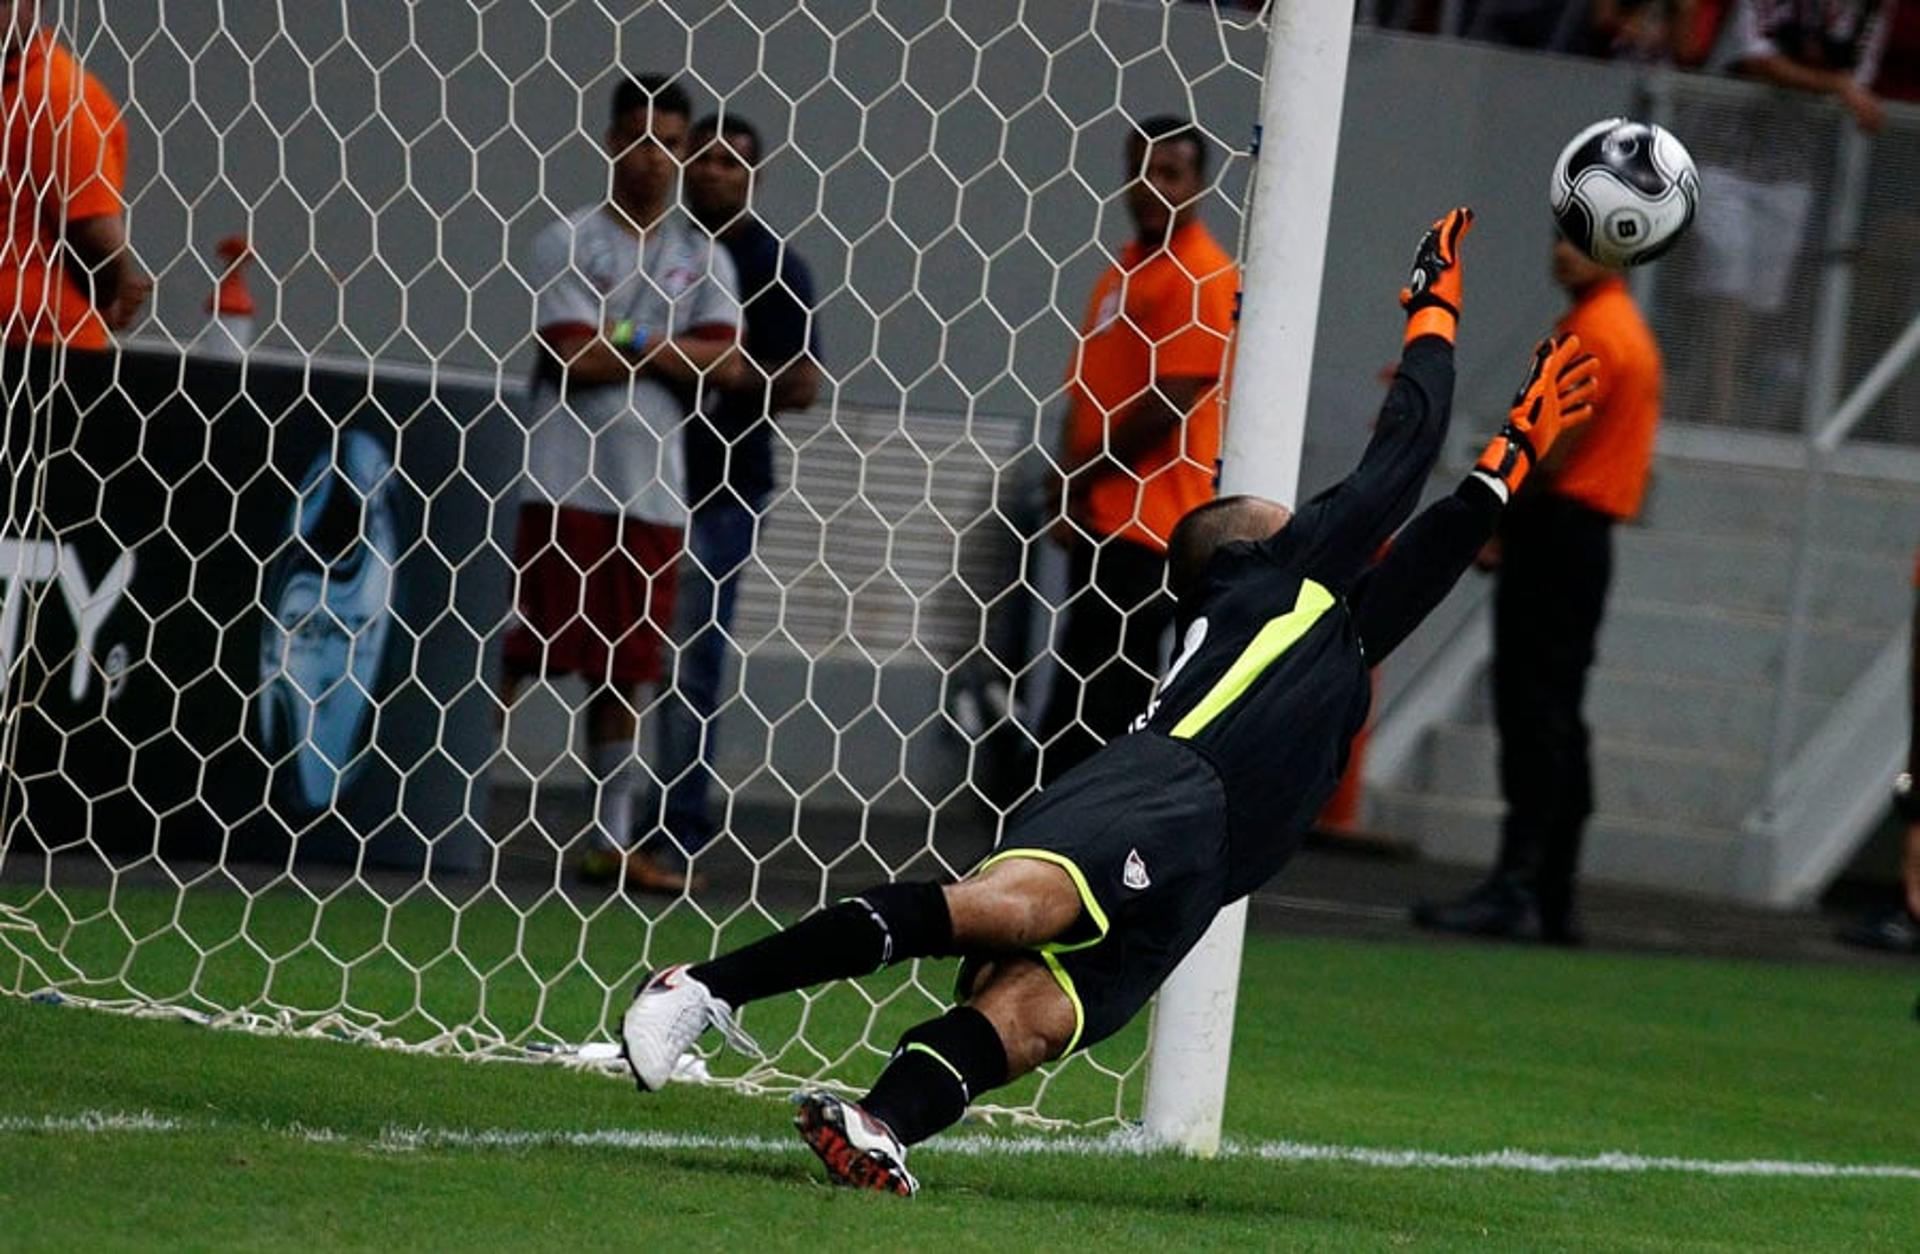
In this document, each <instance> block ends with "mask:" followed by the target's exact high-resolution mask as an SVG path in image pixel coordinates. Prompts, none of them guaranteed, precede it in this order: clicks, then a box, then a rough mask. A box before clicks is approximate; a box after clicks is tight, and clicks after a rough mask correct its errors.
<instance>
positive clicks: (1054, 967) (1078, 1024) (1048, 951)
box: [1040, 945, 1087, 1058]
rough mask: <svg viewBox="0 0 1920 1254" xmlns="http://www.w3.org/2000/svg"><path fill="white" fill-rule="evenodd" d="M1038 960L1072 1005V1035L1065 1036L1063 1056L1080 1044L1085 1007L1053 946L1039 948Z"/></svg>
mask: <svg viewBox="0 0 1920 1254" xmlns="http://www.w3.org/2000/svg"><path fill="white" fill-rule="evenodd" d="M1040 960H1041V961H1042V962H1044V963H1046V964H1047V970H1048V971H1050V972H1052V973H1053V980H1054V983H1056V984H1058V985H1059V986H1060V991H1061V992H1063V993H1065V994H1066V995H1067V1001H1068V1002H1069V1003H1071V1004H1072V1006H1073V1035H1072V1036H1070V1037H1068V1038H1067V1047H1066V1048H1065V1049H1063V1050H1061V1051H1060V1056H1061V1057H1062V1058H1065V1057H1066V1056H1067V1055H1068V1054H1071V1053H1072V1052H1073V1051H1074V1049H1075V1048H1076V1047H1077V1046H1078V1045H1079V1044H1080V1036H1081V1034H1082V1033H1083V1032H1085V1031H1086V1030H1087V1008H1086V1007H1085V1006H1083V1005H1081V1004H1080V991H1079V990H1078V989H1076V988H1074V986H1073V977H1072V976H1070V975H1068V974H1067V969H1066V968H1065V967H1063V966H1061V965H1060V959H1059V957H1058V955H1057V953H1056V951H1055V950H1054V948H1053V946H1051V945H1049V946H1046V947H1045V948H1043V949H1041V950H1040Z"/></svg>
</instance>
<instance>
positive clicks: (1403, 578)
mask: <svg viewBox="0 0 1920 1254" xmlns="http://www.w3.org/2000/svg"><path fill="white" fill-rule="evenodd" d="M1472 220H1473V219H1472V214H1471V212H1470V211H1469V210H1466V209H1456V210H1454V211H1453V212H1451V213H1449V214H1447V215H1446V216H1445V217H1444V218H1442V219H1441V220H1440V221H1439V222H1436V223H1435V224H1434V225H1433V227H1432V229H1430V230H1429V231H1428V232H1427V234H1426V236H1425V237H1424V238H1423V239H1422V240H1421V243H1420V248H1419V252H1418V254H1417V256H1416V258H1415V261H1414V266H1413V272H1412V275H1411V277H1410V279H1409V281H1408V285H1407V287H1406V289H1405V290H1403V291H1402V292H1401V295H1400V302H1401V304H1402V305H1403V306H1405V308H1406V311H1407V327H1406V340H1405V348H1404V350H1403V352H1402V355H1401V359H1400V369H1399V373H1398V375H1397V376H1396V378H1395V379H1394V382H1393V386H1392V389H1391V391H1390V392H1389V394H1388V396H1387V399H1386V402H1385V404H1384V405H1383V407H1382V409H1381V412H1380V419H1379V423H1378V426H1377V427H1376V428H1375V431H1374V434H1373V437H1372V440H1371V442H1370V443H1369V444H1368V446H1367V450H1366V454H1365V455H1364V456H1363V457H1362V459H1361V461H1360V465H1359V467H1358V468H1357V469H1356V470H1354V472H1353V473H1352V474H1351V475H1349V476H1348V477H1347V478H1346V479H1345V480H1344V481H1343V482H1341V483H1340V484H1338V485H1336V486H1335V487H1333V488H1332V489H1330V490H1329V491H1327V492H1325V493H1322V494H1321V495H1320V496H1318V497H1316V498H1314V500H1312V501H1310V502H1309V503H1308V504H1307V505H1306V506H1305V507H1303V508H1302V509H1301V510H1300V512H1299V513H1298V514H1290V513H1289V511H1288V510H1287V508H1286V507H1285V506H1282V505H1278V504H1276V503H1274V502H1272V501H1266V500H1261V499H1258V498H1256V497H1246V496H1237V497H1228V498H1224V499H1221V500H1217V501H1213V502H1211V503H1209V504H1207V505H1204V506H1202V507H1200V508H1199V509H1196V510H1193V511H1192V512H1190V513H1189V514H1187V515H1186V517H1185V518H1183V519H1182V520H1181V521H1180V523H1179V525H1178V526H1177V527H1176V528H1175V530H1174V533H1173V536H1172V540H1171V544H1170V546H1169V556H1168V579H1169V583H1170V585H1171V591H1172V592H1173V594H1174V596H1175V597H1176V598H1177V600H1178V606H1179V608H1178V614H1177V617H1176V620H1175V626H1176V632H1177V633H1178V634H1177V640H1178V653H1177V656H1176V657H1175V659H1174V661H1173V663H1172V664H1171V665H1170V666H1169V668H1168V670H1167V673H1166V675H1165V676H1164V677H1163V678H1162V679H1161V680H1160V682H1159V685H1158V687H1157V689H1156V690H1155V694H1154V696H1153V699H1152V702H1151V703H1150V704H1149V705H1148V707H1147V709H1146V710H1145V711H1144V712H1143V713H1142V714H1141V715H1140V717H1139V718H1138V719H1136V720H1135V722H1134V725H1133V727H1132V729H1131V730H1130V731H1129V732H1128V734H1126V735H1123V736H1121V737H1119V738H1118V739H1116V740H1114V741H1112V742H1110V743H1109V744H1107V745H1106V746H1105V747H1104V748H1103V749H1101V750H1100V751H1099V752H1098V753H1096V754H1095V755H1094V756H1093V757H1091V758H1089V759H1088V760H1087V761H1085V762H1083V763H1082V764H1081V765H1079V766H1077V767H1075V768H1074V769H1072V770H1071V771H1069V772H1068V773H1067V774H1065V775H1064V776H1062V777H1061V778H1060V779H1059V780H1057V781H1056V782H1055V783H1053V784H1052V785H1051V786H1050V787H1048V788H1047V789H1046V790H1045V791H1043V792H1042V793H1040V794H1039V795H1038V796H1036V797H1034V798H1033V799H1032V800H1031V801H1029V802H1028V803H1027V804H1026V805H1024V806H1022V807H1021V808H1020V809H1019V810H1018V811H1016V812H1015V814H1014V815H1013V818H1012V820H1011V822H1010V824H1009V826H1008V830H1007V834H1006V837H1005V840H1004V842H1003V844H1002V846H1001V848H999V849H998V850H997V851H995V852H994V853H993V855H992V856H990V857H989V858H987V859H986V861H984V862H982V863H981V864H980V865H979V866H978V867H977V868H975V870H974V871H973V872H972V873H971V874H970V875H968V876H967V877H966V878H965V879H963V880H961V881H960V882H959V883H957V884H948V885H941V884H938V883H931V882H927V883H904V882H903V883H890V884H882V885H880V886H878V887H876V888H872V889H869V890H868V891H866V892H862V893H859V894H858V895H856V896H853V897H850V898H847V899H846V900H844V901H841V902H839V903H838V904H836V905H833V906H829V907H828V908H826V909H824V910H821V911H819V912H817V913H815V914H813V915H810V916H808V917H807V918H805V919H803V920H801V921H800V922H799V923H797V924H795V925H794V926H792V927H790V928H787V929H786V930H785V931H782V932H780V933H778V934H776V935H774V936H771V937H768V938H766V939H764V940H760V941H756V942H754V943H753V944H750V945H747V946H745V947H744V948H741V949H738V950H735V951H733V952H731V953H727V954H723V955H721V956H720V957H717V958H715V959H713V960H712V961H710V962H703V963H698V964H694V965H691V966H684V965H683V966H674V967H669V968H668V969H666V970H664V971H661V972H658V973H657V974H655V975H654V976H652V978H650V979H649V980H647V981H646V982H645V983H644V984H642V985H641V987H640V990H639V992H638V993H636V994H635V996H634V1000H633V1004H632V1005H631V1006H630V1007H629V1008H628V1010H627V1012H626V1017H625V1020H624V1022H623V1023H622V1029H621V1036H622V1040H623V1053H624V1057H625V1059H626V1061H627V1065H628V1066H629V1067H630V1068H631V1069H632V1071H633V1074H634V1078H635V1079H636V1080H637V1081H638V1083H639V1085H640V1087H641V1088H642V1089H647V1090H653V1089H658V1088H660V1087H661V1086H662V1085H663V1084H665V1083H666V1082H667V1080H668V1079H669V1078H670V1077H671V1075H672V1074H673V1071H674V1068H675V1065H676V1064H677V1063H678V1062H679V1061H680V1059H681V1057H682V1056H683V1055H684V1054H685V1053H686V1052H687V1051H688V1050H689V1049H690V1048H692V1046H693V1044H694V1042H695V1041H696V1040H697V1039H698V1038H699V1037H700V1036H701V1034H702V1033H704V1032H705V1031H706V1030H708V1029H709V1028H718V1029H719V1030H721V1031H722V1032H723V1033H724V1034H725V1035H726V1036H727V1037H728V1039H729V1040H731V1041H732V1042H733V1043H734V1044H736V1045H740V1046H742V1047H744V1048H749V1049H751V1042H748V1041H746V1040H745V1038H744V1037H743V1036H742V1035H741V1034H740V1033H739V1031H738V1029H737V1028H736V1027H735V1026H734V1022H733V1011H734V1010H735V1009H737V1008H738V1007H740V1006H741V1005H743V1004H745V1003H747V1002H750V1001H755V1000H758V999H760V998H763V997H770V996H773V995H774V994H777V993H784V992H789V991H791V990H794V989H800V988H805V987H807V986H809V985H814V984H820V983H823V982H826V981H829V980H838V979H849V978H853V977H856V976H862V975H866V974H868V973H870V972H872V971H875V970H878V969H879V968H881V967H884V966H887V965H889V964H891V963H897V962H906V961H909V960H911V959H914V958H926V957H944V956H961V957H963V958H964V959H965V961H964V962H963V963H962V966H961V969H960V977H959V981H958V987H957V989H956V1000H957V1001H958V1002H959V1003H960V1004H959V1005H958V1006H957V1007H956V1008H955V1009H953V1010H950V1011H948V1012H947V1013H946V1014H945V1015H943V1016H941V1017H939V1018H937V1019H932V1020H929V1021H928V1022H925V1023H922V1024H920V1025H919V1026H918V1027H915V1028H913V1029H911V1030H910V1031H908V1032H907V1033H906V1035H905V1036H903V1037H902V1038H901V1040H900V1044H899V1047H898V1048H897V1049H896V1050H895V1052H894V1054H893V1056H892V1058H891V1060H889V1062H888V1063H887V1065H886V1068H885V1069H884V1070H883V1071H882V1072H881V1074H880V1078H879V1080H878V1081H877V1082H876V1083H875V1084H874V1086H873V1089H872V1091H871V1092H869V1093H868V1094H867V1095H866V1096H865V1097H862V1098H861V1099H860V1100H859V1101H857V1102H854V1101H848V1100H845V1099H843V1098H840V1097H837V1096H835V1095H833V1094H831V1093H826V1092H818V1091H815V1092H808V1093H803V1094H802V1095H801V1096H800V1098H799V1099H798V1113H797V1114H796V1116H795V1124H796V1125H797V1126H798V1128H799V1130H800V1134H801V1136H802V1137H803V1138H804V1139H805V1140H806V1142H807V1143H808V1145H810V1146H811V1147H812V1148H813V1149H814V1151H815V1152H816V1153H818V1154H819V1156H820V1158H821V1159H822V1161H823V1162H825V1164H826V1168H827V1172H828V1174H829V1175H830V1176H831V1177H832V1178H833V1179H834V1180H835V1181H836V1182H839V1183H842V1184H848V1185H853V1186H856V1187H860V1188H867V1189H877V1190H882V1191H887V1192H893V1193H900V1194H911V1193H913V1192H914V1191H915V1189H916V1188H917V1185H916V1184H915V1181H914V1178H913V1176H912V1175H910V1174H909V1173H908V1171H907V1161H906V1160H907V1147H908V1146H911V1145H914V1144H916V1143H918V1142H920V1141H923V1140H925V1139H926V1138H928V1137H930V1136H932V1135H934V1134H935V1133H937V1132H939V1131H941V1130H942V1129H944V1128H947V1127H949V1126H951V1125H952V1124H953V1123H955V1122H957V1121H958V1120H959V1118H960V1117H961V1115H962V1114H963V1113H964V1112H965V1110H966V1108H967V1104H968V1103H969V1102H971V1101H973V1100H974V1099H976V1098H978V1097H980V1096H981V1095H982V1094H984V1093H986V1092H988V1091H989V1090H991V1089H995V1088H998V1087H1000V1086H1001V1085H1003V1084H1006V1083H1008V1082H1009V1081H1011V1080H1014V1079H1016V1078H1018V1077H1020V1076H1022V1075H1025V1074H1026V1073H1027V1072H1029V1071H1032V1070H1033V1069H1034V1068H1035V1067H1038V1066H1040V1065H1041V1064H1042V1063H1045V1062H1048V1061H1050V1060H1052V1059H1055V1058H1060V1057H1062V1056H1064V1055H1066V1054H1069V1053H1071V1052H1072V1051H1074V1050H1075V1049H1082V1048H1085V1047H1087V1046H1090V1045H1092V1044H1094V1043H1095V1042H1097V1041H1100V1040H1102V1039H1104V1038H1106V1037H1107V1036H1110V1035H1111V1034H1113V1033H1114V1032H1115V1031H1117V1030H1119V1028H1120V1027H1121V1026H1122V1025H1124V1024H1125V1023H1126V1022H1127V1021H1128V1020H1129V1019H1131V1018H1132V1017H1133V1016H1134V1014H1135V1013H1137V1012H1138V1011H1139V1009H1140V1008H1141V1007H1142V1006H1143V1005H1145V1004H1146V1002H1147V999H1148V998H1149V997H1151V996H1152V995H1153V993H1154V990H1156V989H1157V988H1159V986H1160V984H1161V982H1162V981H1163V980H1165V979H1166V977H1167V975H1168V973H1169V972H1171V971H1172V970H1173V968H1174V966H1175V965H1176V964H1177V963H1178V962H1179V961H1180V959H1181V958H1182V957H1183V956H1184V955H1185V954H1186V952H1187V951H1188V950H1189V949H1190V948H1192V947H1193V945H1194V943H1195V942H1196V941H1197V940H1199V938H1200V936H1201V934H1202V933H1203V932H1204V931H1205V930H1206V928H1207V926H1208V924H1209V923H1211V922H1212V920H1213V917H1214V915H1215V913H1217V912H1218V911H1219V909H1220V908H1221V907H1222V906H1224V905H1226V904H1228V903H1229V902H1232V901H1234V900H1235V899H1237V898H1239V897H1243V896H1245V895H1246V894H1247V893H1249V892H1251V891H1252V890H1254V889H1255V888H1257V887H1259V886H1260V885H1261V884H1263V883H1265V882H1266V881H1267V880H1268V879H1269V878H1270V877H1271V876H1272V875H1273V874H1274V873H1275V872H1276V871H1278V870H1279V869H1280V868H1281V867H1282V866H1283V865H1284V864H1285V863H1286V861H1287V859H1288V858H1289V857H1291V856H1292V854H1293V851H1294V849H1295V848H1296V847H1297V846H1298V845H1299V843H1300V839H1301V836H1302V835H1303V833H1304V832H1305V831H1306V830H1307V828H1308V826H1309V825H1310V824H1311V823H1312V822H1313V818H1314V815H1315V814H1317V813H1318V812H1319V810H1320V807H1321V805H1322V803H1324V802H1325V801H1326V799H1327V797H1328V796H1329V795H1330V794H1331V793H1332V792H1333V790H1334V787H1335V785H1336V784H1337V783H1338V782H1339V779H1340V773H1341V770H1342V768H1343V767H1344V766H1345V763H1346V756H1347V746H1348V744H1349V743H1350V742H1351V741H1352V739H1353V735H1354V733H1355V732H1356V731H1358V730H1359V728H1360V725H1361V724H1362V722H1364V721H1365V719H1366V714H1367V707H1368V703H1369V700H1370V693H1371V684H1370V681H1369V676H1368V668H1369V667H1370V666H1372V665H1374V664H1377V663H1378V662H1379V661H1380V659H1382V658H1384V657H1385V656H1387V654H1389V653H1391V652H1392V651H1393V649H1394V648H1395V646H1397V645H1398V644H1399V643H1400V642H1401V641H1402V640H1403V639H1405V638H1406V636H1407V634H1408V633H1409V632H1410V631H1412V630H1413V628H1414V627H1415V626H1416V625H1417V624H1418V623H1419V622H1420V620H1421V619H1422V618H1424V617H1425V616H1426V615H1427V613H1428V612H1429V611H1430V610H1431V609H1432V608H1433V607H1434V606H1435V605H1436V604H1438V603H1439V601H1440V599H1441V598H1442V597H1443V596H1445V595H1446V593H1447V590H1448V589H1449V588H1451V587H1452V586H1453V584H1454V581H1455V580H1456V579H1458V578H1459V576H1460V574H1461V572H1463V571H1464V570H1465V569H1466V568H1467V566H1468V565H1469V564H1470V563H1471V562H1472V560H1473V557H1474V555H1475V554H1476V553H1477V552H1479V549H1480V546H1481V544H1482V543H1483V542H1485V540H1486V539H1487V537H1488V536H1489V535H1491V534H1492V532H1493V526H1494V522H1495V519H1496V517H1497V516H1498V515H1499V512H1500V508H1501V506H1502V505H1503V504H1504V503H1505V502H1506V501H1507V499H1508V498H1509V496H1511V494H1512V493H1513V491H1514V490H1515V489H1516V488H1517V487H1519V485H1520V482H1521V480H1522V479H1523V478H1525V476H1526V474H1527V472H1528V470H1529V468H1530V467H1531V466H1532V465H1533V464H1534V463H1535V462H1536V461H1537V460H1538V459H1539V458H1541V457H1543V456H1545V454H1546V452H1547V449H1548V447H1549V446H1550V445H1551V444H1552V443H1553V440H1554V437H1555V436H1556V435H1557V434H1559V432H1560V430H1561V428H1562V427H1563V426H1565V425H1566V424H1568V423H1572V422H1577V421H1579V420H1581V419H1582V418H1584V417H1586V416H1587V412H1588V410H1589V407H1590V397H1591V395H1592V393H1593V389H1594V379H1595V375H1596V372H1597V367H1596V366H1595V365H1594V363H1593V361H1592V359H1591V358H1586V357H1581V356H1579V355H1578V353H1579V341H1578V340H1576V339H1574V338H1572V337H1566V338H1564V339H1559V340H1552V341H1548V342H1546V343H1543V344H1542V345H1540V347H1539V348H1538V350H1537V351H1536V352H1535V354H1534V357H1533V360H1532V363H1531V365H1530V367H1529V370H1528V374H1527V377H1526V381H1525V382H1524V384H1523V385H1522V387H1521V389H1520V393H1519V395H1518V396H1517V398H1516V399H1515V402H1514V407H1513V410H1512V413H1511V414H1510V415H1509V416H1508V420H1507V423H1506V425H1505V426H1504V427H1503V428H1502V429H1501V431H1500V433H1499V434H1498V435H1496V436H1495V437H1494V438H1493V440H1492V442H1491V443H1490V444H1488V445H1487V448H1486V451H1485V452H1484V453H1483V454H1482V455H1481V457H1480V459H1479V461H1478V463H1477V464H1476V465H1475V467H1474V470H1473V472H1472V473H1471V474H1470V475H1468V477H1467V478H1466V480H1465V482H1463V483H1462V484H1461V485H1460V486H1459V487H1458V488H1457V489H1456V490H1455V491H1454V492H1453V493H1452V495H1450V496H1448V497H1446V498H1444V499H1442V500H1440V501H1439V502H1437V503H1436V504H1434V505H1433V506H1432V507H1430V508H1429V509H1427V510H1425V511H1424V512H1422V513H1421V514H1420V516H1419V517H1418V518H1416V519H1415V520H1414V521H1413V522H1412V523H1411V524H1409V525H1408V526H1407V527H1406V529H1405V530H1404V531H1402V532H1401V533H1400V535H1399V537H1398V538H1397V539H1396V540H1395V542H1394V544H1393V547H1392V548H1391V550H1390V551H1389V552H1388V553H1387V555H1386V557H1385V558H1383V559H1382V560H1380V561H1379V562H1378V563H1377V564H1372V559H1373V557H1374V554H1375V553H1376V551H1377V550H1378V549H1379V547H1380V545H1381V544H1382V542H1383V541H1385V540H1386V539H1387V538H1388V537H1389V536H1392V535H1393V534H1394V532H1395V531H1396V530H1398V529H1399V528H1400V525H1401V524H1402V523H1404V522H1406V520H1407V517H1408V515H1409V514H1411V513H1412V512H1413V508H1414V506H1415V505H1416V504H1417V502H1418V501H1419V498H1420V492H1421V488H1422V486H1423V485H1424V484H1425V483H1426V481H1427V477H1428V475H1429V473H1430V472H1431V471H1432V469H1433V465H1434V462H1435V460H1436V459H1437V457H1438V456H1439V453H1440V447H1441V443H1442V441H1443V439H1444V438H1445V435H1446V430H1447V418H1448V412H1449V409H1450V407H1451V404H1452V396H1453V339H1454V331H1455V326H1456V323H1457V322H1458V319H1459V314H1460V287H1461V282H1460V280H1461V275H1460V243H1461V240H1462V238H1463V237H1464V236H1465V235H1466V233H1467V230H1468V227H1469V226H1470V225H1471V223H1472Z"/></svg>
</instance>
